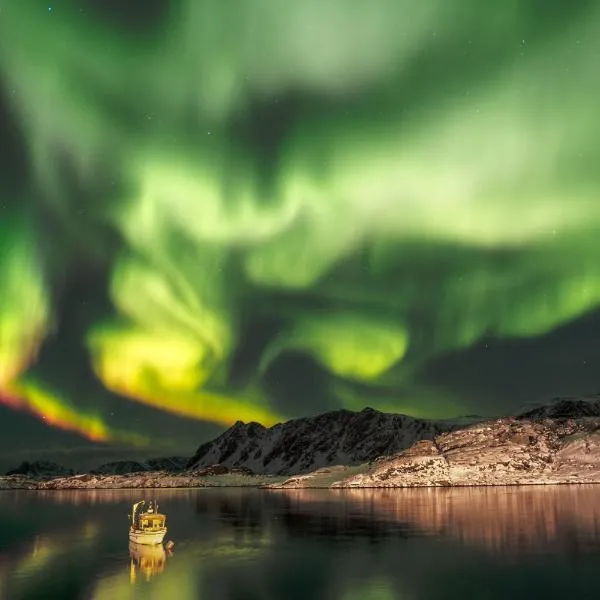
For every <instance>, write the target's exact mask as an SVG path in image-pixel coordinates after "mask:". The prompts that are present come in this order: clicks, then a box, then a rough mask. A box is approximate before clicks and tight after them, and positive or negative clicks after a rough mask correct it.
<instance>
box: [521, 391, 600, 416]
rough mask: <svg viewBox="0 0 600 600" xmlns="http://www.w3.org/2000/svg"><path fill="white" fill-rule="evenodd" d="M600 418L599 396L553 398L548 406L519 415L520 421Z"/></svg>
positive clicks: (544, 405)
mask: <svg viewBox="0 0 600 600" xmlns="http://www.w3.org/2000/svg"><path fill="white" fill-rule="evenodd" d="M584 417H600V394H594V395H592V396H582V397H579V398H555V399H554V400H552V401H551V402H550V403H548V404H543V405H542V406H538V407H535V408H531V409H529V410H526V411H524V412H521V413H520V414H519V418H520V419H532V420H539V419H581V418H584Z"/></svg>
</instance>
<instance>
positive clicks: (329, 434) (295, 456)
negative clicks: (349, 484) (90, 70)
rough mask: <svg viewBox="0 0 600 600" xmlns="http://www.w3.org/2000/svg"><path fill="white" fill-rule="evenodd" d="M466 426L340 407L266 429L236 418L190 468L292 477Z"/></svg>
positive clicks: (364, 458) (361, 459)
mask: <svg viewBox="0 0 600 600" xmlns="http://www.w3.org/2000/svg"><path fill="white" fill-rule="evenodd" d="M459 427H464V423H461V422H454V421H452V420H449V421H427V420H424V419H415V418H412V417H408V416H405V415H395V414H387V413H382V412H379V411H377V410H374V409H372V408H365V409H364V410H362V411H361V412H351V411H349V410H339V411H335V412H329V413H325V414H323V415H319V416H317V417H306V418H302V419H294V420H292V421H287V422H286V423H279V424H277V425H274V426H273V427H270V428H266V427H263V426H262V425H260V424H259V423H247V424H246V423H242V422H241V421H238V422H237V423H236V424H235V425H233V426H232V427H231V428H230V429H228V430H227V431H225V433H223V434H222V435H220V436H219V437H217V438H216V439H214V440H212V441H210V442H207V443H205V444H202V445H201V446H200V447H199V448H198V450H197V451H196V454H195V455H194V456H193V457H192V458H191V459H190V461H189V463H188V465H187V466H188V470H197V469H201V468H204V467H207V466H209V465H214V464H222V465H226V466H229V467H246V468H249V469H251V470H252V471H253V472H254V473H260V474H272V475H281V474H285V475H294V474H298V473H306V472H308V471H312V470H314V469H318V468H320V467H324V466H328V465H355V464H360V463H364V462H368V461H370V460H373V459H375V458H377V457H379V456H389V455H392V454H395V453H397V452H400V451H401V450H403V449H405V448H408V447H409V446H411V445H412V444H414V443H415V442H417V441H419V440H430V439H432V438H433V436H434V435H438V434H440V433H442V432H445V431H451V430H454V429H457V428H459Z"/></svg>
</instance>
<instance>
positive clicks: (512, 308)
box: [0, 0, 600, 451]
mask: <svg viewBox="0 0 600 600" xmlns="http://www.w3.org/2000/svg"><path fill="white" fill-rule="evenodd" d="M496 4H497V5H496ZM496 4H494V5H493V6H492V5H491V4H489V3H483V2H480V1H477V0H454V1H453V2H451V3H449V2H446V1H444V0H426V1H424V2H420V3H415V2H409V1H408V0H370V1H369V2H358V1H357V2H352V3H351V2H348V1H347V0H303V2H296V3H293V2H289V1H288V0H240V1H239V2H236V3H235V8H232V7H231V6H230V5H229V3H227V2H223V0H171V1H167V0H162V1H160V0H152V1H150V0H145V1H141V0H140V1H137V0H128V1H127V2H125V1H122V2H117V1H111V0H87V1H85V0H78V1H76V0H56V1H55V2H47V1H46V2H41V1H38V0H28V1H27V2H24V1H22V0H0V148H1V150H0V152H1V156H2V161H1V163H0V164H1V166H0V169H1V172H0V177H1V179H0V181H1V182H2V185H1V186H0V398H1V401H2V404H3V405H4V407H3V408H2V413H1V416H0V418H1V419H2V420H3V421H4V423H3V425H0V430H3V429H6V431H7V432H8V431H9V429H10V430H11V431H12V432H13V433H12V434H11V435H17V434H16V433H14V432H15V431H16V430H17V429H18V430H19V431H20V432H21V434H19V439H18V441H15V440H14V439H13V438H11V437H10V435H8V433H7V436H8V437H7V438H6V439H7V440H10V444H9V442H4V446H2V447H8V446H9V445H10V447H14V445H15V444H17V445H18V446H19V447H23V448H28V447H30V446H31V443H33V442H32V436H33V437H35V438H36V440H42V439H46V438H44V436H45V435H48V436H56V435H58V434H60V435H64V436H67V437H68V436H69V435H71V437H69V438H68V439H69V440H70V441H69V442H68V443H71V444H75V445H76V444H77V443H78V442H77V440H78V439H81V436H83V437H84V438H87V439H89V440H93V441H101V442H105V443H107V444H125V445H126V446H132V447H133V446H135V447H139V448H144V447H147V446H148V445H150V446H151V447H152V448H153V449H158V448H161V449H162V448H164V449H165V451H166V450H168V449H173V450H177V449H180V448H188V447H190V446H191V447H193V446H195V445H196V444H197V443H199V442H200V441H202V437H203V436H206V435H209V434H212V433H214V432H215V431H218V430H219V429H220V428H222V427H223V426H224V425H227V424H230V423H232V422H234V421H235V420H237V419H241V420H245V421H248V420H258V421H261V422H262V423H264V424H272V423H275V422H277V421H278V420H282V419H287V418H291V417H296V416H302V415H306V414H314V413H316V412H323V411H325V410H330V409H334V408H338V407H346V408H350V409H361V408H363V407H364V406H365V405H370V406H373V407H375V408H380V409H382V410H393V411H398V412H406V413H408V414H412V415H415V416H431V417H433V416H453V415H459V414H465V413H473V412H479V413H482V414H495V413H501V412H506V411H508V410H514V409H515V408H518V407H519V406H520V405H521V404H522V403H523V402H525V401H538V400H543V399H544V398H546V397H548V396H553V395H559V394H579V393H589V392H595V391H598V389H600V376H598V375H597V374H595V373H594V368H595V367H594V365H595V364H597V362H596V363H595V362H594V361H598V360H600V351H599V350H598V349H597V348H596V345H597V344H596V340H597V339H598V335H599V334H600V320H599V318H598V316H597V310H598V308H599V306H600V267H599V266H598V259H599V258H600V236H599V235H598V233H599V229H600V199H599V197H598V196H599V191H600V171H599V170H598V168H597V165H598V162H599V159H600V141H599V140H600V121H598V119H597V110H598V109H597V105H598V102H597V97H598V94H599V92H600V75H599V65H600V38H599V37H598V35H597V31H598V27H600V6H598V5H597V3H594V2H592V1H587V0H585V1H584V0H573V1H571V2H569V3H566V2H564V1H559V0H544V1H542V0H506V1H504V2H502V3H496ZM15 411H16V412H15ZM23 412H24V413H26V414H30V415H32V416H33V417H35V419H37V420H40V421H41V422H42V423H43V424H44V429H43V430H42V429H39V428H38V429H35V428H34V425H32V423H33V422H34V420H33V419H31V418H30V417H27V419H25V418H24V417H23V415H22V414H21V413H23ZM10 423H13V425H10ZM28 427H31V428H32V429H27V428H28ZM48 428H50V429H48ZM34 429H35V431H37V432H38V433H39V435H38V434H37V433H36V434H33V433H31V432H32V431H34ZM55 429H57V430H60V431H54V430H55ZM50 431H51V432H50ZM63 431H64V432H70V433H61V432H63ZM43 432H46V433H43ZM49 432H50V433H49ZM67 437H65V438H64V439H67ZM48 439H50V438H48ZM52 439H56V440H60V439H62V438H60V437H55V438H52ZM39 443H41V442H39ZM56 443H57V444H59V445H60V444H61V443H62V442H56ZM65 443H67V442H65ZM0 449H1V447H0Z"/></svg>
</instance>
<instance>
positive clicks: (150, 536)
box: [129, 527, 167, 546]
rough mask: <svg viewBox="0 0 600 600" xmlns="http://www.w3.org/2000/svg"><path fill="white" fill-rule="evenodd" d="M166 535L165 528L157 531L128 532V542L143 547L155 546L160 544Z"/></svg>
mask: <svg viewBox="0 0 600 600" xmlns="http://www.w3.org/2000/svg"><path fill="white" fill-rule="evenodd" d="M165 535H167V528H166V527H165V528H164V529H160V530H158V531H132V530H129V541H130V542H133V543H134V544H142V545H144V546H156V545H157V544H162V541H163V540H164V539H165Z"/></svg>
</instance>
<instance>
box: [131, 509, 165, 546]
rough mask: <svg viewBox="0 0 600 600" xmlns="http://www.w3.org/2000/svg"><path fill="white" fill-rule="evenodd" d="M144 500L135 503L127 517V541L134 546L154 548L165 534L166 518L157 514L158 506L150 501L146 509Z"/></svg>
mask: <svg viewBox="0 0 600 600" xmlns="http://www.w3.org/2000/svg"><path fill="white" fill-rule="evenodd" d="M145 505H146V501H145V500H140V501H139V502H136V503H135V504H134V505H133V507H132V509H131V514H130V515H129V520H130V523H131V525H130V526H129V541H130V542H133V543H134V544H143V545H146V546H154V545H156V544H162V541H163V540H164V538H165V535H166V533H167V527H166V522H167V517H166V515H162V514H160V513H159V512H158V504H157V503H156V502H152V501H150V502H149V503H148V507H147V508H146V509H145V510H144V506H145Z"/></svg>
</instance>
